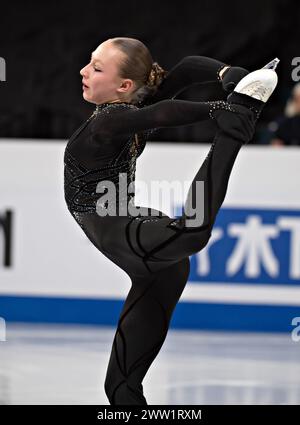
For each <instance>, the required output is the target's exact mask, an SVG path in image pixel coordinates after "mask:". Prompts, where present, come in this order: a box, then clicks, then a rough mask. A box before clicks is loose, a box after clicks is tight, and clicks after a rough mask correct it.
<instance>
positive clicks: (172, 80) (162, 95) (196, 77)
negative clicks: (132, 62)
mask: <svg viewBox="0 0 300 425" xmlns="http://www.w3.org/2000/svg"><path fill="white" fill-rule="evenodd" d="M225 66H226V64H225V63H223V62H221V61H218V60H216V59H212V58H208V57H206V56H185V57H184V58H183V59H182V60H181V61H180V62H178V63H177V64H176V65H175V66H174V67H173V68H172V69H171V70H170V71H169V72H168V74H167V76H166V77H165V79H164V80H163V81H162V83H161V84H160V86H159V87H158V90H157V92H156V93H155V95H154V96H153V97H152V98H151V100H150V102H151V103H155V102H159V101H160V100H163V99H171V98H174V97H175V96H176V95H178V94H179V93H180V92H181V91H182V90H184V89H186V88H187V87H189V86H190V85H193V84H199V83H205V82H206V83H207V82H211V81H212V82H220V81H221V80H220V77H219V72H220V71H221V70H222V69H223V68H224V67H225Z"/></svg>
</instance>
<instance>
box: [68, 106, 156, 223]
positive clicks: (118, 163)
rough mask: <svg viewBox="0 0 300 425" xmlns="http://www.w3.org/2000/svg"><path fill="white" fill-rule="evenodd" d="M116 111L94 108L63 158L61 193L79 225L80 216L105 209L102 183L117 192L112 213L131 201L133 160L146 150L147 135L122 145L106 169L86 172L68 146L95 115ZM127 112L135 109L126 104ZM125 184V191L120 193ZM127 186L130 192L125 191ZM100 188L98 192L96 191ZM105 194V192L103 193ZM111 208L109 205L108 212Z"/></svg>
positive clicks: (134, 164)
mask: <svg viewBox="0 0 300 425" xmlns="http://www.w3.org/2000/svg"><path fill="white" fill-rule="evenodd" d="M116 107H119V106H118V105H117V104H115V103H104V104H101V105H97V107H96V109H95V111H94V113H93V114H92V116H91V117H90V118H89V119H88V120H87V121H86V122H85V123H84V124H83V125H82V126H81V127H80V128H79V129H78V130H77V131H76V132H75V133H74V134H73V135H72V137H71V138H70V140H69V142H68V144H67V146H66V149H65V155H64V191H65V200H66V203H67V206H68V209H69V211H70V212H71V214H72V215H73V216H74V218H75V219H76V220H77V221H78V222H79V224H80V217H81V215H82V214H87V213H95V212H97V211H99V208H100V209H101V208H107V206H108V202H107V201H106V202H103V203H101V195H102V194H103V193H105V191H103V188H101V182H104V181H110V182H112V183H113V184H114V186H115V188H116V196H115V198H114V199H115V205H114V207H115V208H114V210H115V211H116V214H117V215H118V211H119V210H120V207H121V206H122V207H124V206H125V207H126V209H127V205H128V203H133V200H134V180H135V171H136V159H137V157H138V156H139V155H140V154H141V153H142V151H143V150H144V148H145V144H146V139H147V136H148V134H149V133H150V132H144V133H139V135H138V136H137V135H136V134H133V135H132V136H131V137H130V138H129V139H128V141H127V142H126V141H125V143H124V145H123V148H122V149H121V151H120V152H118V154H117V155H115V157H114V158H113V159H112V160H111V161H109V162H108V163H107V164H106V165H105V166H101V167H98V168H92V169H89V168H87V167H86V166H84V165H82V164H81V163H80V161H79V160H78V159H77V158H75V157H74V155H72V153H71V152H70V149H69V146H70V144H71V143H72V141H74V139H75V138H76V137H77V136H78V134H79V133H80V132H81V131H82V130H83V129H84V128H85V127H86V126H87V125H88V123H89V122H90V121H91V120H92V119H95V118H96V117H97V115H98V114H107V113H109V112H110V110H111V108H116ZM127 107H129V108H135V109H137V107H136V106H135V105H131V104H127ZM120 181H122V183H123V184H122V187H123V189H124V187H125V186H124V184H125V183H126V185H127V186H126V191H124V190H120ZM128 185H130V190H128V191H127V188H128ZM99 187H100V190H99ZM106 193H107V191H106ZM112 207H113V206H112V205H110V208H112Z"/></svg>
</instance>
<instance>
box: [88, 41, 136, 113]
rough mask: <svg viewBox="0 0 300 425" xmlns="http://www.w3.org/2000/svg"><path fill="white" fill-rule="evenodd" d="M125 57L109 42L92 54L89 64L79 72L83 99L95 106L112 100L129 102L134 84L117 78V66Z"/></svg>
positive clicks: (126, 79)
mask: <svg viewBox="0 0 300 425" xmlns="http://www.w3.org/2000/svg"><path fill="white" fill-rule="evenodd" d="M124 58H125V55H124V53H123V52H122V51H120V50H119V49H118V48H116V47H115V46H114V45H113V43H112V42H111V41H110V40H107V41H105V42H103V43H102V44H100V45H99V46H98V47H97V49H96V50H94V51H93V52H92V55H91V60H90V62H89V63H88V64H87V65H86V66H85V67H84V68H82V69H81V70H80V74H81V76H82V77H83V78H82V90H83V94H82V95H83V98H84V99H85V100H86V101H87V102H91V103H95V104H97V105H99V104H101V103H105V102H111V101H113V100H119V101H126V102H127V101H130V93H131V92H132V91H133V90H134V82H133V81H132V80H131V79H129V78H121V77H120V76H119V64H120V62H121V61H122V60H124Z"/></svg>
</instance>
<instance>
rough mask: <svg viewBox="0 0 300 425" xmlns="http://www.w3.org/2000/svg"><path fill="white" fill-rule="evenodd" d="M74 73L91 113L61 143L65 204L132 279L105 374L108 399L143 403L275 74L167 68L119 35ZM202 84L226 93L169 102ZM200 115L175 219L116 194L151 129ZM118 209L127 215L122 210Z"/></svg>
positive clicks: (213, 64) (208, 63)
mask: <svg viewBox="0 0 300 425" xmlns="http://www.w3.org/2000/svg"><path fill="white" fill-rule="evenodd" d="M80 74H81V76H82V83H83V98H84V99H85V100H86V101H87V102H91V103H93V104H95V105H96V107H95V110H94V112H93V114H92V115H91V116H90V117H89V119H88V120H87V121H86V122H84V123H83V124H82V125H81V126H80V127H79V129H78V130H77V131H76V132H75V133H74V134H73V135H72V136H71V138H70V139H69V141H68V143H67V146H66V149H65V155H64V165H65V169H64V176H65V183H64V188H65V200H66V203H67V207H68V209H69V211H70V213H71V214H72V216H73V217H74V219H75V220H76V221H77V223H78V224H79V225H80V226H81V228H82V229H83V231H84V232H85V234H86V236H87V237H88V238H89V239H90V241H91V242H92V243H93V244H94V246H95V247H96V248H97V249H98V250H99V251H100V252H102V253H103V255H105V256H106V257H107V258H109V259H110V260H111V261H112V262H114V263H115V264H116V265H117V266H119V267H120V268H122V269H123V270H124V271H125V272H126V273H127V275H128V276H129V277H130V279H131V288H130V290H129V293H128V296H127V298H126V300H125V302H124V305H123V308H122V311H121V314H120V317H119V320H118V325H117V330H116V333H115V336H114V340H113V345H112V350H111V354H110V358H109V364H108V368H107V372H106V378H105V384H104V388H105V392H106V395H107V397H108V400H109V403H110V404H111V405H147V402H146V398H145V396H144V393H143V386H142V381H143V378H144V376H145V374H146V372H147V370H148V369H149V367H150V365H151V363H152V362H153V360H154V359H155V357H156V356H157V354H158V352H159V350H160V348H161V347H162V344H163V342H164V340H165V338H166V335H167V332H168V328H169V323H170V320H171V317H172V313H173V311H174V308H175V306H176V304H177V302H178V300H179V298H180V296H181V294H182V292H183V289H184V287H185V285H186V282H187V279H188V276H189V271H190V262H189V256H190V255H193V254H196V253H197V252H199V251H200V250H201V249H203V248H204V247H205V246H206V244H207V242H208V240H209V238H210V236H211V232H212V228H213V225H214V222H215V218H216V215H217V213H218V211H219V209H220V207H221V205H222V202H223V200H224V197H225V194H226V190H227V185H228V181H229V176H230V173H231V170H232V167H233V164H234V162H235V159H236V157H237V154H238V152H239V150H240V149H241V147H242V145H243V144H246V143H248V142H249V141H250V140H251V139H252V137H253V135H254V131H255V123H256V121H257V119H258V117H259V114H260V112H261V110H262V108H263V107H264V105H265V102H266V101H267V100H268V98H269V97H270V95H271V93H272V92H273V90H274V89H275V86H276V84H277V74H276V72H275V71H274V69H261V70H258V71H254V72H252V73H249V72H248V71H247V70H245V69H244V68H240V67H235V66H230V65H228V64H225V63H223V62H220V61H218V60H215V59H212V58H208V57H204V56H186V57H184V58H183V59H182V60H181V61H180V62H179V63H177V64H176V65H175V66H174V67H173V68H172V69H171V70H170V71H166V70H164V69H163V68H162V67H161V66H160V65H159V64H158V63H157V62H153V59H152V56H151V54H150V52H149V50H148V49H147V47H146V46H145V45H144V44H143V43H142V42H141V41H139V40H137V39H133V38H125V37H116V38H111V39H108V40H106V41H105V42H103V43H101V44H100V45H99V46H98V47H97V48H96V49H95V51H94V52H92V55H91V60H90V62H89V63H88V64H87V65H86V66H85V67H84V68H83V69H82V70H81V71H80ZM208 81H215V82H219V84H221V85H222V88H223V89H224V90H225V91H227V92H229V95H228V97H227V101H211V102H194V101H186V100H179V99H174V98H175V97H176V95H178V94H179V93H180V92H181V91H182V90H183V89H185V88H187V87H188V86H190V85H192V84H196V83H205V82H208ZM207 119H214V120H216V124H217V132H216V134H215V137H214V140H213V142H212V144H211V148H210V150H209V152H208V154H207V157H206V158H205V159H204V161H203V163H202V165H201V167H200V169H199V171H198V172H197V174H196V176H195V177H194V179H193V181H192V183H191V186H190V188H189V192H188V195H187V199H186V203H185V207H184V211H183V213H182V215H181V216H180V217H178V218H170V217H168V216H167V215H166V214H164V213H162V212H161V211H158V210H155V209H153V208H147V207H136V206H135V205H134V202H133V201H134V190H133V191H130V190H128V191H127V192H126V193H125V194H124V190H123V191H121V190H120V176H123V177H124V176H125V177H126V181H127V183H128V187H129V185H131V187H132V184H133V183H134V179H135V167H136V159H137V158H138V157H139V156H140V154H141V153H142V151H143V149H144V147H145V144H146V141H147V140H148V139H149V138H150V136H151V134H152V132H153V131H155V129H157V128H162V127H176V126H182V125H187V124H191V123H196V122H199V121H202V120H207ZM166 160H167V158H166ZM186 166H187V165H186V164H184V163H183V164H182V167H186ZM154 172H155V171H153V173H154ZM199 181H201V182H204V205H202V207H204V217H203V220H202V221H201V223H200V224H198V225H197V226H192V225H191V224H190V223H193V220H192V219H193V218H194V217H195V216H196V213H197V211H196V213H195V208H194V205H195V199H196V197H197V188H198V185H197V182H199ZM107 182H111V183H112V184H113V185H114V187H115V188H116V196H115V198H114V199H109V202H108V198H105V196H106V195H107V194H108V192H106V194H105V193H104V191H103V187H104V186H105V185H106V184H107ZM104 183H105V184H104ZM107 188H108V187H107ZM121 192H122V193H121ZM198 195H199V194H198ZM103 199H105V202H104V200H103ZM196 204H197V203H196ZM121 207H122V208H123V209H122V208H121ZM124 207H126V208H127V210H126V214H124V213H122V214H121V213H120V212H119V211H120V210H122V211H124ZM134 207H136V209H134ZM136 210H138V211H139V214H138V215H137V214H136V213H135V212H134V213H133V211H136ZM105 211H106V212H107V214H106V215H105V213H104V212H105ZM109 212H110V213H109ZM112 212H113V213H112ZM191 212H193V214H191Z"/></svg>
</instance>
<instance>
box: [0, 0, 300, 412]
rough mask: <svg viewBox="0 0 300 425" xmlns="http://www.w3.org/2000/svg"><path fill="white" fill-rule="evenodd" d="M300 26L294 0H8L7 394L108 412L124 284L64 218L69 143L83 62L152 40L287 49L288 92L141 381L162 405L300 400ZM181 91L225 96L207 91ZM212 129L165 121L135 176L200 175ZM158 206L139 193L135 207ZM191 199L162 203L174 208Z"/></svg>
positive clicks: (173, 49) (246, 158) (2, 335)
mask: <svg viewBox="0 0 300 425" xmlns="http://www.w3.org/2000/svg"><path fill="white" fill-rule="evenodd" d="M299 20H300V6H299V3H298V2H296V1H292V0H289V1H284V0H267V1H264V2H261V1H258V0H252V1H251V3H248V4H247V3H246V2H238V1H234V0H229V1H227V2H222V1H216V0H211V1H206V0H205V1H204V0H201V1H198V2H194V1H187V2H177V1H175V2H174V1H173V2H171V1H165V2H158V1H151V2H147V3H144V2H138V1H127V2H126V3H120V2H118V1H114V0H112V1H110V2H99V1H85V2H84V3H74V2H71V1H65V2H58V1H52V2H38V1H28V2H21V1H15V2H13V3H5V4H3V5H1V16H0V34H1V43H0V57H1V58H3V60H2V61H1V66H2V67H3V66H4V68H5V69H4V68H2V70H1V80H2V81H0V91H1V95H0V404H108V401H107V399H106V396H105V393H104V387H103V384H104V377H105V372H106V367H107V363H108V360H109V354H110V350H111V344H112V340H113V336H114V332H115V327H116V324H117V320H118V316H119V313H120V311H121V308H122V304H123V301H124V299H125V297H126V295H127V293H128V291H129V289H130V286H129V284H130V282H129V280H128V277H127V275H126V274H125V273H124V272H123V271H122V270H121V269H119V268H117V267H116V266H115V265H114V264H113V263H110V262H109V260H108V259H107V258H106V257H104V256H103V255H102V254H101V253H99V252H98V251H97V250H96V249H95V248H94V247H93V245H92V244H91V243H90V242H89V240H88V239H87V238H86V237H85V235H84V234H83V233H82V231H81V229H80V228H79V227H78V225H77V224H76V223H75V221H74V220H73V219H72V217H71V216H70V214H69V212H68V211H67V208H66V206H65V203H64V198H63V152H64V147H65V145H66V142H67V139H68V138H69V137H70V136H71V134H72V133H73V132H74V131H75V130H76V129H77V128H78V127H79V126H80V125H81V123H82V122H83V121H85V120H86V119H87V118H88V117H89V115H90V114H91V112H92V111H93V109H94V107H93V105H91V104H88V103H86V102H84V100H83V99H82V88H81V76H80V74H79V71H80V69H81V68H82V67H83V66H84V65H85V64H86V63H87V62H88V61H89V57H90V53H91V51H92V50H93V49H95V48H96V46H97V45H98V44H100V43H101V42H102V41H104V40H106V39H108V38H110V37H116V36H124V37H134V38H138V39H140V40H141V41H143V42H144V43H145V44H146V45H147V46H148V47H149V49H150V51H151V53H152V56H153V59H154V60H157V61H158V62H159V63H160V64H161V65H162V66H163V67H164V68H165V69H170V68H171V67H172V66H173V65H175V64H176V62H177V61H179V60H180V59H181V58H182V57H184V56H187V55H204V56H209V57H213V58H216V59H219V60H222V61H224V62H225V63H228V64H231V65H237V66H242V67H244V68H246V69H248V70H249V71H252V70H254V69H257V68H260V67H261V66H263V65H265V64H266V63H267V62H268V61H270V60H271V59H273V58H274V57H278V58H279V59H280V64H279V66H278V68H277V71H278V76H279V84H278V86H277V89H276V90H275V92H274V94H273V95H272V97H271V99H270V102H269V104H268V106H267V107H266V108H265V110H264V111H263V113H262V115H261V119H260V121H259V125H258V126H257V132H256V134H255V137H254V140H253V141H252V142H251V144H250V145H247V146H245V147H243V149H242V152H241V153H240V155H239V158H238V160H237V162H236V164H235V167H234V170H233V173H232V176H231V178H230V184H229V189H228V193H227V195H226V199H225V202H224V204H223V207H222V209H221V211H220V212H219V214H218V217H217V221H216V225H215V228H214V231H213V235H212V239H211V241H210V243H209V245H208V246H207V247H206V248H205V249H204V250H203V251H202V252H201V253H199V254H198V255H195V256H192V257H191V272H190V276H189V281H188V284H187V286H186V288H185V290H184V292H183V294H182V297H181V300H180V302H179V304H178V305H177V307H176V309H175V312H174V315H173V318H172V324H171V328H170V331H169V334H168V336H167V338H166V341H165V343H164V345H163V347H162V349H161V351H160V353H159V354H158V356H157V358H156V360H155V361H154V363H153V365H152V366H151V367H150V369H149V371H148V373H147V375H146V377H145V379H144V381H143V383H144V392H145V395H146V398H147V399H148V402H149V403H150V404H299V403H300V364H299V350H300V328H299V325H300V191H299V181H300V168H299V163H300V150H299V145H300V90H299V82H300V48H299V38H300V28H299ZM4 77H5V78H4ZM178 98H180V99H187V100H195V101H197V100H198V101H200V100H201V101H202V100H215V99H221V98H223V99H225V98H226V94H224V92H222V91H221V89H220V87H219V86H218V84H214V83H210V84H208V85H205V86H204V85H201V84H199V85H194V86H193V87H192V88H189V89H188V90H186V91H184V92H182V93H181V94H180V96H179V97H178ZM214 125H215V124H214V123H212V122H206V123H201V124H193V125H188V126H181V127H176V128H175V127H174V128H168V129H166V128H164V129H160V130H159V131H158V132H157V133H156V134H155V138H153V140H152V141H151V142H149V143H148V145H147V146H146V149H145V151H144V153H143V155H142V156H141V158H140V159H139V161H138V163H137V174H136V178H137V180H143V181H145V182H146V183H147V184H149V185H150V184H151V181H152V179H153V178H154V177H155V179H156V180H168V181H174V180H179V181H182V182H183V181H191V180H192V178H193V176H194V174H195V172H196V170H197V169H198V168H199V165H200V164H201V162H202V161H203V160H204V158H205V156H206V154H207V152H208V149H209V143H210V142H211V140H204V139H203V137H202V133H203V129H204V126H209V128H210V131H211V137H213V134H214V131H215V127H214ZM206 129H207V127H206ZM166 158H168V160H167V161H166ZM153 164H155V176H154V167H153ZM147 201H148V199H147V197H146V195H145V194H144V193H139V192H138V193H137V196H136V204H137V205H139V204H140V205H147V204H148V203H147ZM151 201H152V202H153V203H152V204H151V205H149V206H152V207H154V208H156V207H159V208H161V205H160V204H159V199H151ZM183 201H184V199H183V198H180V197H179V196H178V199H177V201H176V202H175V203H174V204H173V205H170V204H168V203H167V202H166V204H165V205H163V211H165V212H166V213H169V214H172V212H173V213H174V215H176V212H177V213H179V211H180V209H181V206H182V203H183Z"/></svg>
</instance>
